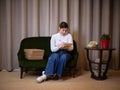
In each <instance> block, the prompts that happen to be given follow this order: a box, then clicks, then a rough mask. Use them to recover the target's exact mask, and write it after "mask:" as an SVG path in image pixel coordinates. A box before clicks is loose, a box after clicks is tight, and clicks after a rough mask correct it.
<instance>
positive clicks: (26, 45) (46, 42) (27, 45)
mask: <svg viewBox="0 0 120 90" xmlns="http://www.w3.org/2000/svg"><path fill="white" fill-rule="evenodd" d="M50 38H51V37H28V38H25V39H23V40H22V43H21V50H23V51H22V52H24V49H42V50H44V57H43V58H44V59H48V57H49V55H50V54H51V50H50Z"/></svg>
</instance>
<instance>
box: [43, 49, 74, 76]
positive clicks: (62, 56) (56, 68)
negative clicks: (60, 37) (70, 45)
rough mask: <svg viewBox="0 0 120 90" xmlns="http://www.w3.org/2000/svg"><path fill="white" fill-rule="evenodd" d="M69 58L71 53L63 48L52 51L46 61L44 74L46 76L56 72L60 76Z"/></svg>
mask: <svg viewBox="0 0 120 90" xmlns="http://www.w3.org/2000/svg"><path fill="white" fill-rule="evenodd" d="M71 58H72V55H71V54H70V53H69V52H68V51H65V50H60V51H58V52H54V53H52V54H51V55H50V57H49V59H48V63H47V65H46V68H45V74H46V75H47V76H49V75H54V74H57V75H58V76H59V77H61V76H62V72H63V69H64V68H65V66H66V63H67V62H68V61H69V60H71Z"/></svg>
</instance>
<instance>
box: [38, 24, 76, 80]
mask: <svg viewBox="0 0 120 90" xmlns="http://www.w3.org/2000/svg"><path fill="white" fill-rule="evenodd" d="M50 47H51V51H52V54H51V55H50V57H49V59H48V63H47V65H46V68H45V71H43V72H42V75H41V76H39V77H38V78H37V82H42V81H44V80H46V79H47V78H51V77H52V78H56V77H58V78H59V77H61V76H62V72H63V69H64V68H65V66H66V63H67V62H68V61H69V60H71V58H72V55H71V53H70V51H72V50H73V48H74V47H73V38H72V35H71V34H70V33H69V27H68V24H67V23H66V22H61V23H60V25H59V32H58V33H57V34H54V35H52V37H51V40H50Z"/></svg>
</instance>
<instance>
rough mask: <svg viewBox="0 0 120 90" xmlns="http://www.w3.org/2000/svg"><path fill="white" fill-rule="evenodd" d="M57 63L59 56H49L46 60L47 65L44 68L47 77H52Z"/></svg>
mask: <svg viewBox="0 0 120 90" xmlns="http://www.w3.org/2000/svg"><path fill="white" fill-rule="evenodd" d="M58 61H59V55H58V54H57V53H53V54H51V56H50V57H49V59H48V63H47V65H46V68H45V74H46V75H47V76H49V75H53V74H54V73H55V71H56V68H57V65H58Z"/></svg>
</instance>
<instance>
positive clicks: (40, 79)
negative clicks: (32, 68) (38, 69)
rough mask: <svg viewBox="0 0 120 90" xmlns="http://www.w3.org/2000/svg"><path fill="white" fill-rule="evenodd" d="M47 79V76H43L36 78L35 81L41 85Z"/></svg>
mask: <svg viewBox="0 0 120 90" xmlns="http://www.w3.org/2000/svg"><path fill="white" fill-rule="evenodd" d="M46 79H47V76H46V75H45V74H43V75H42V76H40V77H38V78H37V79H36V80H37V82H38V83H41V82H43V81H45V80H46Z"/></svg>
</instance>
